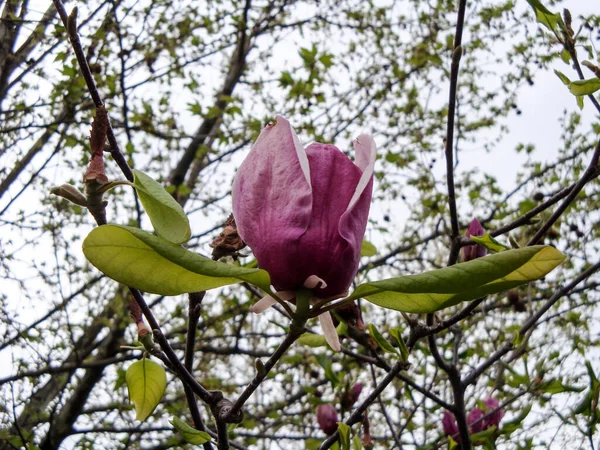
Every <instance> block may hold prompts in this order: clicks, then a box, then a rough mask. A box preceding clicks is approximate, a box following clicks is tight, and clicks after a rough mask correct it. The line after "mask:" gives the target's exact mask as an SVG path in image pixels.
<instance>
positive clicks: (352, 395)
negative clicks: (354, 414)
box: [341, 383, 363, 410]
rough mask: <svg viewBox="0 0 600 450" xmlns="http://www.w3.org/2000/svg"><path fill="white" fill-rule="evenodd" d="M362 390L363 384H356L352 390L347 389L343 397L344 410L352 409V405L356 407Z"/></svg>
mask: <svg viewBox="0 0 600 450" xmlns="http://www.w3.org/2000/svg"><path fill="white" fill-rule="evenodd" d="M362 388H363V385H362V383H356V384H354V385H353V386H352V387H351V388H348V389H346V392H344V395H343V396H342V402H341V403H342V408H343V409H345V410H350V408H352V405H354V404H355V403H356V401H357V400H358V397H360V393H361V392H362Z"/></svg>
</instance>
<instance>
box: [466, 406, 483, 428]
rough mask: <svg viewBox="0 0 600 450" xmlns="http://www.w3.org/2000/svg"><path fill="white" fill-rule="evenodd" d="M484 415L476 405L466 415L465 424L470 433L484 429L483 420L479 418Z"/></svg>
mask: <svg viewBox="0 0 600 450" xmlns="http://www.w3.org/2000/svg"><path fill="white" fill-rule="evenodd" d="M483 416H484V412H483V411H482V410H481V409H479V408H478V407H477V406H476V407H475V408H473V410H472V411H471V412H470V413H469V415H468V416H467V425H469V430H470V431H471V433H479V432H480V431H483V430H484V427H483V420H480V419H481V418H482V417H483Z"/></svg>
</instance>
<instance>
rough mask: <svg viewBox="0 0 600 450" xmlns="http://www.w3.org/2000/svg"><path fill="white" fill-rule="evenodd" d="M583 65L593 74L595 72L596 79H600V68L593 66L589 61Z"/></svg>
mask: <svg viewBox="0 0 600 450" xmlns="http://www.w3.org/2000/svg"><path fill="white" fill-rule="evenodd" d="M581 64H582V65H584V66H585V67H587V68H588V69H590V70H591V71H592V72H594V75H596V78H600V67H598V66H597V65H595V64H592V63H591V62H589V61H583V62H582V63H581Z"/></svg>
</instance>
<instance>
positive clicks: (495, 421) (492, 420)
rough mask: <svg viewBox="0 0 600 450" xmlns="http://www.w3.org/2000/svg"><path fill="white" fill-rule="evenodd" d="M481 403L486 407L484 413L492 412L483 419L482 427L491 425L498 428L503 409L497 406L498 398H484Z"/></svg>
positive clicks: (498, 404)
mask: <svg viewBox="0 0 600 450" xmlns="http://www.w3.org/2000/svg"><path fill="white" fill-rule="evenodd" d="M483 404H484V405H485V406H486V407H487V411H486V414H489V413H492V414H490V415H488V416H487V417H486V418H485V419H483V428H484V429H487V428H489V427H491V426H495V427H496V428H498V425H500V421H501V420H502V417H504V411H502V409H500V408H499V406H500V403H498V400H496V399H495V398H491V397H490V398H488V399H487V400H484V402H483ZM492 411H493V412H492Z"/></svg>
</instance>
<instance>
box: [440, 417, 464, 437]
mask: <svg viewBox="0 0 600 450" xmlns="http://www.w3.org/2000/svg"><path fill="white" fill-rule="evenodd" d="M442 429H443V430H444V434H445V435H446V436H452V438H453V439H454V440H455V441H456V442H458V441H459V440H460V436H459V435H458V426H457V425H456V419H455V418H454V415H453V414H452V413H451V412H450V411H444V417H443V418H442Z"/></svg>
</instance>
